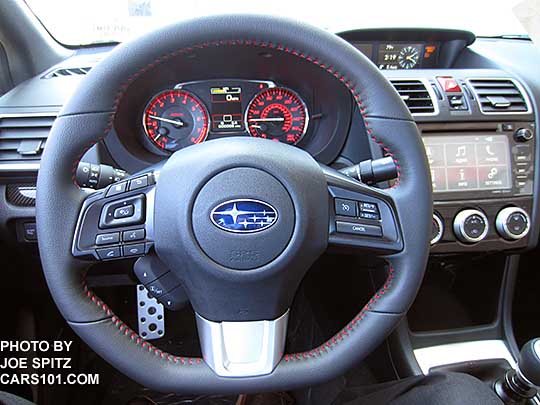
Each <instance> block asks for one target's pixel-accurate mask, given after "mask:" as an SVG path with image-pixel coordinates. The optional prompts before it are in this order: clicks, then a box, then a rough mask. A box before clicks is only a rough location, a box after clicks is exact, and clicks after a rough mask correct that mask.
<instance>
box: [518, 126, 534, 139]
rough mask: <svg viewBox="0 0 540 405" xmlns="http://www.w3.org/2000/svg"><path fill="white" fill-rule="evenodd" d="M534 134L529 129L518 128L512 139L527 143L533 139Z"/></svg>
mask: <svg viewBox="0 0 540 405" xmlns="http://www.w3.org/2000/svg"><path fill="white" fill-rule="evenodd" d="M533 137H534V133H533V131H531V130H530V129H529V128H519V129H518V130H517V131H516V132H514V139H515V140H516V141H518V142H527V141H530V140H531V139H533Z"/></svg>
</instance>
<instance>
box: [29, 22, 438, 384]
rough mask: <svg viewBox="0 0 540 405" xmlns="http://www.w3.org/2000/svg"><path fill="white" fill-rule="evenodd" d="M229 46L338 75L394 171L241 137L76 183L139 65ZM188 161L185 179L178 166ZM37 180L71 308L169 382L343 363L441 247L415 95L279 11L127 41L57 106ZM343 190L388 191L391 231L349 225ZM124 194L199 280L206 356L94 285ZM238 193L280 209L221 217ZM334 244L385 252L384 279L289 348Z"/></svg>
mask: <svg viewBox="0 0 540 405" xmlns="http://www.w3.org/2000/svg"><path fill="white" fill-rule="evenodd" d="M229 47H230V48H235V49H237V48H239V47H241V48H246V49H256V50H259V49H260V50H261V51H264V50H271V51H272V52H283V53H287V54H289V55H291V56H294V57H295V58H297V60H298V63H309V64H313V65H314V67H315V68H317V69H323V70H324V71H326V72H327V73H328V74H329V75H332V76H334V77H335V78H336V79H337V80H339V81H340V82H341V83H342V85H344V86H346V87H347V88H348V89H349V91H350V94H351V96H352V98H353V99H354V101H355V102H356V104H357V105H358V109H359V111H360V113H361V114H362V117H363V121H364V124H365V127H366V131H367V134H368V136H370V137H371V139H372V140H374V141H375V142H376V143H377V144H379V145H380V146H381V148H382V150H383V152H384V153H385V154H386V155H388V156H391V157H392V158H393V159H394V161H395V163H396V166H397V168H398V178H397V180H396V182H395V184H393V185H392V186H391V187H389V188H386V189H380V188H375V187H369V186H367V185H364V184H361V183H360V182H358V181H355V180H353V179H351V178H349V177H346V176H344V175H343V174H341V173H339V172H337V171H335V170H333V169H331V168H328V167H325V166H323V165H319V164H318V163H317V162H316V161H315V160H314V159H313V158H312V157H311V156H310V155H309V154H307V153H306V152H304V151H302V150H301V149H299V148H295V147H293V146H288V145H284V144H279V143H276V142H270V141H267V140H262V139H253V138H247V137H244V138H227V139H221V140H216V141H210V142H204V143H202V144H199V145H195V146H192V147H189V148H186V149H183V150H180V151H178V152H176V153H174V154H173V155H172V156H171V157H170V158H169V159H168V160H167V161H166V162H165V163H163V164H160V165H156V166H153V167H150V168H148V169H147V170H145V171H144V173H139V174H138V176H141V175H142V176H144V178H145V179H146V180H145V182H146V183H147V185H146V186H145V187H142V188H140V189H136V190H132V191H126V192H125V193H123V194H117V195H112V196H111V192H109V189H107V190H98V191H95V192H91V193H90V192H89V191H88V190H84V189H80V188H79V187H78V186H77V185H76V183H75V182H74V173H75V170H76V168H77V164H78V162H79V159H80V158H81V156H82V155H83V154H84V152H85V151H87V150H88V148H90V147H91V146H92V145H94V144H95V143H97V142H99V141H101V140H102V139H103V138H104V137H106V136H107V134H108V133H109V132H110V130H111V128H112V126H113V125H114V119H115V114H116V112H117V107H118V105H119V103H120V102H121V100H122V97H123V96H124V94H125V92H126V90H127V89H128V88H129V87H130V86H134V85H135V84H136V82H137V79H139V78H141V77H143V76H145V75H148V74H151V73H152V72H153V70H154V69H156V67H158V66H160V67H163V66H164V65H166V64H167V63H170V62H171V61H175V62H177V63H182V62H183V61H184V60H187V59H188V58H190V56H191V55H193V54H196V53H197V52H203V51H205V52H212V50H214V49H223V48H229ZM216 65H219V63H216ZM292 68H294V67H292ZM315 136H316V134H315ZM186 170H189V171H190V173H191V175H190V176H189V178H188V179H186V178H184V177H180V176H178V173H181V172H183V171H186ZM143 185H144V184H143ZM37 190H38V192H37V229H38V236H39V248H40V254H41V261H42V264H43V269H44V272H45V276H46V279H47V283H48V286H49V288H50V290H51V292H52V295H53V297H54V300H55V302H56V304H57V305H58V308H59V309H60V311H61V313H62V315H63V316H64V318H65V319H66V321H67V322H68V323H69V325H70V326H71V327H72V328H73V330H74V331H75V332H76V333H77V334H78V335H79V336H80V337H81V338H82V339H83V340H84V341H85V342H86V343H87V344H88V345H89V346H90V347H91V348H92V349H93V350H94V351H95V352H96V353H98V354H99V355H100V356H102V357H103V358H104V359H105V360H106V361H108V362H109V363H110V364H111V365H113V366H114V367H115V368H117V369H118V370H120V371H121V372H123V373H124V374H126V375H127V376H129V377H131V378H132V379H134V380H135V381H137V382H139V383H141V384H143V385H145V386H147V387H149V388H152V389H156V390H159V391H166V392H175V393H192V394H193V393H237V392H261V391H269V390H287V389H294V388H298V387H303V386H308V385H315V384H319V383H321V382H323V381H326V380H329V379H331V378H334V377H336V376H338V375H341V374H343V373H344V372H345V371H346V370H347V369H349V368H350V367H352V366H353V365H354V364H355V363H357V362H358V361H360V360H361V359H363V358H364V357H365V356H366V355H367V354H369V353H370V352H371V351H372V350H374V349H375V348H376V347H377V345H379V344H380V343H381V341H382V340H383V339H384V338H385V337H386V336H387V335H388V334H389V333H390V332H391V331H392V329H393V328H394V327H395V326H396V325H397V323H398V322H399V321H400V319H401V318H402V317H403V316H404V314H405V313H406V311H407V310H408V308H409V306H410V305H411V304H412V302H413V300H414V298H415V296H416V293H417V290H418V288H419V286H420V284H421V281H422V278H423V274H424V270H425V266H426V262H427V257H428V249H429V239H430V231H431V215H432V200H431V182H430V176H429V172H428V164H427V160H426V156H425V152H424V148H423V145H422V142H421V139H420V136H419V133H418V129H417V127H416V125H415V123H414V121H413V120H412V118H411V116H410V114H409V112H408V110H407V109H406V107H405V105H404V103H403V102H402V101H401V100H400V98H399V96H398V94H397V93H396V92H395V91H394V89H393V88H392V86H391V85H390V84H389V82H388V81H387V80H386V79H385V78H384V77H383V76H382V74H381V73H380V72H379V71H378V70H377V69H376V67H375V66H374V65H373V64H372V63H371V62H370V61H369V60H368V59H367V58H365V57H364V56H363V55H362V54H361V53H360V52H358V51H357V50H356V49H354V48H353V47H352V46H350V45H349V44H347V43H346V42H345V41H343V40H341V39H340V38H338V37H337V36H334V35H332V34H329V33H326V32H324V31H322V30H320V29H316V28H313V27H310V26H306V25H302V24H300V23H297V22H293V21H289V20H283V19H277V18H273V17H260V16H221V17H209V18H204V19H199V20H193V21H189V22H182V23H179V24H175V25H171V26H168V27H165V28H163V29H160V30H158V31H155V32H153V33H150V34H147V35H145V36H142V37H140V38H138V39H136V40H134V41H132V42H128V43H125V44H122V45H120V46H118V47H116V48H115V49H114V50H113V51H112V52H111V53H110V54H109V55H108V56H107V58H106V59H104V60H103V61H102V62H101V63H100V64H99V65H98V66H96V67H95V68H93V69H92V71H91V72H90V73H89V74H88V75H87V76H86V77H85V78H84V79H83V81H82V82H81V84H80V86H79V88H78V89H77V91H76V92H75V94H74V95H73V96H72V97H71V99H70V100H69V102H68V103H67V104H66V105H65V106H64V107H63V109H62V111H61V113H60V115H59V116H58V118H57V119H56V121H55V123H54V126H53V128H52V130H51V133H50V135H49V138H48V141H47V146H46V148H45V151H44V154H43V158H42V160H41V168H40V171H39V177H38V185H37ZM113 194H114V193H113ZM335 198H348V199H352V200H357V201H362V202H367V203H371V204H376V205H377V207H378V210H379V213H380V216H381V219H380V221H378V222H377V223H378V228H377V229H378V230H379V231H380V235H378V236H362V235H360V236H358V235H351V234H347V233H341V232H338V230H339V229H336V227H338V228H339V221H340V218H339V216H337V215H336V212H335V211H334V199H335ZM125 199H131V200H130V201H134V202H135V210H136V213H137V215H140V218H139V219H140V222H139V225H138V226H139V227H144V228H145V230H146V239H145V244H146V245H145V246H146V248H147V250H149V251H151V255H153V256H154V257H157V258H158V259H159V260H160V261H161V262H162V263H164V265H165V266H167V268H168V269H170V276H171V277H173V278H175V279H177V280H178V282H179V283H181V284H182V285H183V287H184V288H185V290H186V292H187V294H188V296H189V299H190V302H191V304H192V306H193V308H194V310H195V312H196V317H197V325H198V331H199V337H200V341H201V348H202V353H203V358H204V359H203V358H187V357H181V356H180V355H176V354H170V353H166V352H164V351H162V350H160V349H159V348H157V347H155V346H153V345H152V344H150V343H148V342H147V341H145V340H144V339H143V338H142V337H140V336H138V334H137V333H136V332H134V331H133V330H132V329H130V328H129V327H128V326H127V325H126V324H125V323H123V322H122V321H121V320H120V319H119V318H118V317H117V316H115V315H114V313H113V312H112V310H111V309H110V308H109V307H108V306H107V304H106V303H104V302H103V301H102V300H101V299H100V298H98V297H97V296H96V295H95V294H94V292H93V291H91V290H90V289H89V288H88V287H87V286H86V283H85V272H86V269H87V268H88V267H89V263H91V262H92V261H93V260H94V261H95V260H97V257H96V251H95V248H96V247H95V246H93V243H94V242H93V240H94V238H95V232H96V230H98V231H99V229H101V228H103V227H105V228H107V227H108V226H110V225H111V224H110V223H106V222H107V218H105V219H103V215H102V217H100V215H101V214H100V212H102V211H103V210H107V209H109V208H110V207H113V208H114V207H115V205H114V204H116V203H118V202H119V201H120V203H122V201H124V200H125ZM234 201H256V202H257V204H259V205H257V206H258V207H261V204H263V205H262V206H263V207H270V211H271V212H272V215H274V217H272V219H271V220H270V222H272V225H271V226H268V227H265V229H263V230H261V231H259V232H249V233H235V232H228V231H227V230H224V229H220V228H219V227H217V226H215V223H213V222H212V218H211V217H212V213H213V212H214V211H215V209H216V207H220V206H224V205H223V204H225V205H226V203H232V202H234ZM231 207H232V209H235V207H236V206H234V205H232V206H229V208H231ZM272 210H273V211H272ZM265 213H266V210H265ZM103 221H105V222H103ZM117 226H121V224H120V225H118V224H117ZM328 246H338V247H340V248H343V249H349V250H350V251H351V252H355V251H359V252H360V251H361V252H363V253H366V252H367V253H371V254H372V255H376V256H379V257H381V258H383V259H384V260H385V262H386V264H387V266H386V269H387V279H386V281H385V282H384V284H383V286H382V287H381V289H380V290H379V291H378V292H377V293H376V294H375V295H374V296H373V298H372V299H371V300H370V301H369V302H368V303H366V305H365V306H364V307H363V309H362V310H361V311H360V312H359V313H358V314H357V316H356V317H355V318H354V319H353V320H352V321H351V322H350V323H349V324H348V325H346V326H345V327H344V328H343V329H342V330H341V331H340V332H339V333H338V334H336V335H335V336H334V337H332V338H331V339H330V340H328V341H327V342H326V343H324V344H323V345H321V346H319V347H317V348H314V349H313V350H310V351H307V352H303V353H287V354H284V352H285V348H284V345H285V336H286V327H287V316H288V310H289V307H290V306H291V304H292V300H293V298H294V295H295V291H296V289H297V287H298V285H299V283H300V281H301V280H302V278H303V276H304V275H305V273H306V271H307V270H308V269H309V267H310V266H311V265H312V264H313V262H314V261H315V260H316V259H317V258H318V257H319V256H320V255H321V254H322V253H323V252H324V251H325V250H326V249H327V247H328Z"/></svg>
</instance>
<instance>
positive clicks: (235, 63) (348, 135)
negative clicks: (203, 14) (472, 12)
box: [0, 29, 540, 254]
mask: <svg viewBox="0 0 540 405" xmlns="http://www.w3.org/2000/svg"><path fill="white" fill-rule="evenodd" d="M339 35H340V36H341V37H342V38H343V39H344V40H346V41H348V42H349V43H350V44H351V46H352V47H354V48H356V49H357V50H359V51H360V52H362V53H363V54H364V55H365V56H366V57H367V58H369V59H370V60H371V61H372V62H373V64H374V65H375V66H376V67H377V68H379V69H380V70H381V71H382V73H383V75H385V76H386V77H387V79H388V81H389V83H390V84H391V85H392V86H394V88H395V89H396V91H397V92H398V93H399V95H400V96H401V98H402V100H403V101H404V103H405V104H406V105H407V107H408V108H409V110H410V112H411V114H412V117H413V118H414V121H415V122H416V124H417V125H418V127H419V129H420V131H421V135H422V141H423V143H424V145H425V148H426V154H427V158H428V163H429V165H430V168H431V176H432V188H433V197H434V209H435V210H434V213H433V235H432V236H433V238H432V248H431V251H432V253H433V254H447V253H463V252H486V251H500V250H510V251H513V250H519V249H525V248H531V247H533V246H535V245H536V243H537V240H538V233H539V229H538V226H537V225H536V224H537V223H538V220H537V218H538V198H537V196H538V193H539V181H538V180H539V175H538V173H537V172H538V165H537V164H536V162H537V161H538V159H539V158H540V154H539V148H538V143H537V137H538V136H539V135H538V119H537V113H536V111H537V108H536V106H537V105H538V103H540V80H539V78H538V77H536V76H534V75H533V74H532V72H536V66H537V64H538V63H540V57H539V56H538V55H536V51H535V50H534V47H533V45H532V44H531V43H530V42H526V41H519V40H501V39H498V40H495V39H482V38H475V37H474V35H473V34H471V33H469V32H464V31H452V30H435V29H433V30H428V29H395V30H378V29H377V30H355V31H349V32H344V33H340V34H339ZM111 49H112V48H111V47H101V48H95V49H81V50H78V51H77V52H76V54H75V55H74V56H73V57H72V58H69V59H67V60H66V61H64V62H62V63H61V64H59V65H58V66H54V67H52V68H51V69H49V70H48V71H46V72H43V73H42V74H40V75H39V76H36V77H35V78H32V79H30V80H28V81H26V82H24V83H22V84H20V85H19V86H18V87H16V88H15V89H14V90H13V91H11V92H9V93H7V94H6V95H4V96H3V97H0V188H1V191H2V193H1V198H2V204H3V205H5V206H6V207H8V209H6V210H0V230H1V232H2V233H4V234H5V235H13V233H15V234H16V237H17V239H18V240H19V241H21V242H31V241H33V237H32V235H31V233H32V232H34V234H35V226H34V228H32V224H33V221H32V218H33V216H34V211H33V210H34V208H33V198H32V196H35V176H36V172H37V169H38V168H39V156H40V154H41V152H42V150H43V147H44V145H45V143H46V137H47V134H48V130H49V128H50V126H51V125H52V122H53V121H54V119H55V117H56V115H57V114H58V112H59V110H60V108H61V107H62V105H63V103H64V101H65V100H66V98H67V97H69V95H70V94H71V93H72V92H73V91H75V89H76V86H77V84H78V82H79V81H80V79H81V78H82V76H83V74H84V73H81V74H79V73H77V74H75V73H73V74H72V73H69V72H84V71H88V70H90V69H91V68H92V67H93V66H94V65H95V64H97V63H98V62H99V60H100V59H101V58H103V57H105V56H106V55H107V53H108V52H109V51H110V50H111ZM216 60H219V61H220V64H219V66H218V65H217V64H216V62H215V61H216ZM517 61H519V63H518V62H517ZM171 63H173V62H171ZM75 68H81V69H79V70H75ZM389 130H391V128H390V129H389ZM230 136H240V137H260V138H266V139H268V140H270V141H274V142H284V143H288V144H291V145H294V146H295V147H298V148H301V149H303V150H305V151H306V152H308V153H310V154H311V155H312V156H313V157H314V158H315V159H316V160H317V161H319V162H320V163H322V164H326V165H331V166H333V167H335V168H338V169H339V168H343V167H347V166H351V165H353V164H355V163H358V162H361V161H364V160H368V159H372V158H379V157H383V156H384V151H383V150H382V149H381V148H380V147H379V145H377V144H376V143H375V142H373V141H371V140H370V139H369V137H368V136H367V134H366V131H365V127H364V125H363V120H362V117H361V115H360V114H359V113H358V109H357V106H356V105H355V103H354V102H353V100H352V97H351V95H350V93H349V91H348V90H347V89H346V88H345V86H343V84H342V83H341V82H340V81H339V80H338V78H336V77H334V76H332V75H329V74H328V73H327V72H326V70H324V69H320V68H318V67H316V66H315V67H314V65H313V64H312V63H308V62H303V61H302V60H301V59H299V58H297V57H295V56H293V55H289V54H286V53H283V52H277V51H275V50H270V49H269V50H268V51H265V52H260V51H259V50H255V49H247V50H246V49H242V50H240V49H228V50H225V49H221V48H214V49H201V50H197V52H196V53H194V54H193V55H192V57H190V58H188V59H187V61H186V63H183V64H178V65H174V64H173V65H168V66H167V67H166V68H164V67H161V66H158V67H156V69H155V70H154V71H153V74H152V75H143V76H141V77H140V78H138V79H137V80H136V81H135V82H134V83H133V84H132V85H131V86H130V87H129V88H128V89H127V90H126V93H125V97H124V98H123V99H122V100H120V103H119V105H118V110H117V114H116V117H115V120H114V126H113V129H112V131H111V133H110V134H109V136H107V137H106V139H104V140H103V142H101V143H99V144H98V145H96V146H94V147H93V148H91V149H90V150H89V151H88V152H87V153H86V154H85V156H84V157H83V159H82V160H83V163H82V164H81V165H80V169H81V171H84V175H85V176H86V177H85V181H83V183H84V185H85V186H86V185H91V186H96V187H98V186H99V185H102V182H101V180H98V179H103V178H107V179H117V178H121V176H122V174H121V173H120V172H119V171H114V170H112V169H107V168H106V167H112V168H122V169H124V170H125V171H126V172H128V173H137V172H138V171H141V170H144V168H146V167H148V166H149V165H152V164H156V163H158V162H161V161H163V160H164V159H166V158H167V157H168V156H170V155H171V154H172V153H174V152H175V151H177V150H179V149H182V148H186V147H189V146H190V145H193V144H197V143H201V142H208V141H212V140H213V139H218V138H222V137H230ZM396 136H399V134H396ZM180 175H189V174H180Z"/></svg>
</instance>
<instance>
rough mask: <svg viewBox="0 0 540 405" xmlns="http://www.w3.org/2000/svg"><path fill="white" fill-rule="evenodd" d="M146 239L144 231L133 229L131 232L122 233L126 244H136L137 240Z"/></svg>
mask: <svg viewBox="0 0 540 405" xmlns="http://www.w3.org/2000/svg"><path fill="white" fill-rule="evenodd" d="M144 237H145V232H144V229H133V230H131V231H124V232H122V240H123V241H124V242H135V241H136V240H142V239H144Z"/></svg>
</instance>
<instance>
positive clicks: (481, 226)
mask: <svg viewBox="0 0 540 405" xmlns="http://www.w3.org/2000/svg"><path fill="white" fill-rule="evenodd" d="M488 228H489V223H488V219H487V217H486V215H485V214H484V213H483V212H482V211H479V210H476V209H467V210H463V211H460V212H459V213H458V214H457V215H456V217H455V218H454V233H455V234H456V237H457V238H458V239H459V240H460V241H461V242H463V243H476V242H480V241H481V240H482V239H484V238H485V237H486V235H487V233H488Z"/></svg>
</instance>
